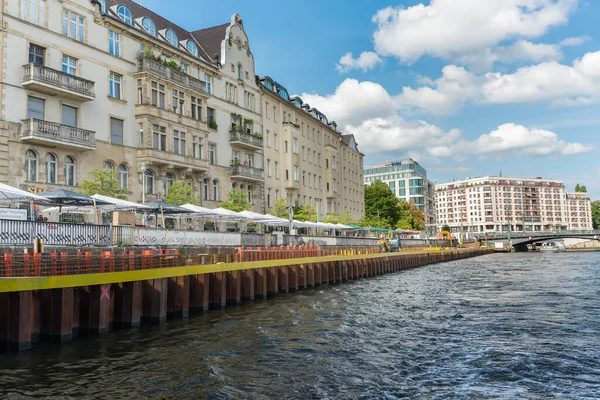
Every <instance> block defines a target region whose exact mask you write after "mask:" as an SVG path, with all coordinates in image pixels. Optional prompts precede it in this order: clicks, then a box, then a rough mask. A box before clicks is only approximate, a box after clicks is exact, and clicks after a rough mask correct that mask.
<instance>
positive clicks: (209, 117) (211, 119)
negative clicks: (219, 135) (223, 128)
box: [206, 107, 217, 127]
mask: <svg viewBox="0 0 600 400" xmlns="http://www.w3.org/2000/svg"><path fill="white" fill-rule="evenodd" d="M206 122H208V125H209V127H210V125H211V124H214V123H216V122H217V121H215V110H213V109H212V108H210V107H206Z"/></svg>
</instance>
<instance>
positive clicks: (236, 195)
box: [221, 189, 252, 212]
mask: <svg viewBox="0 0 600 400" xmlns="http://www.w3.org/2000/svg"><path fill="white" fill-rule="evenodd" d="M228 197H229V198H228V199H227V201H224V202H222V203H221V207H222V208H225V209H227V210H231V211H235V212H240V211H245V210H249V209H250V207H252V204H251V203H250V202H249V201H248V195H247V194H246V192H245V191H243V190H240V189H231V192H229V195H228Z"/></svg>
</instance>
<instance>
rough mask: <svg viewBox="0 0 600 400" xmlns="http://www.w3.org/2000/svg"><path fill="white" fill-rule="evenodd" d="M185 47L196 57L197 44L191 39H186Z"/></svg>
mask: <svg viewBox="0 0 600 400" xmlns="http://www.w3.org/2000/svg"><path fill="white" fill-rule="evenodd" d="M185 47H186V48H187V49H188V51H189V52H190V53H192V54H193V55H194V57H198V46H197V45H196V43H194V42H193V41H192V40H188V41H187V43H186V44H185Z"/></svg>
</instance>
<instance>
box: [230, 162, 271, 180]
mask: <svg viewBox="0 0 600 400" xmlns="http://www.w3.org/2000/svg"><path fill="white" fill-rule="evenodd" d="M231 177H232V178H233V179H243V180H246V181H257V182H261V181H264V180H265V174H264V171H263V170H262V169H258V168H253V167H247V166H245V165H241V164H236V165H232V166H231Z"/></svg>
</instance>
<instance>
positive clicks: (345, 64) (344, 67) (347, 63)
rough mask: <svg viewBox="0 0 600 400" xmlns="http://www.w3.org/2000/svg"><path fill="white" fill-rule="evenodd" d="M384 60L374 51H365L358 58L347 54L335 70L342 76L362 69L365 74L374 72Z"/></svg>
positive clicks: (336, 65)
mask: <svg viewBox="0 0 600 400" xmlns="http://www.w3.org/2000/svg"><path fill="white" fill-rule="evenodd" d="M382 62H383V60H382V59H381V58H380V57H379V56H378V55H377V53H375V52H373V51H363V52H362V53H360V55H359V56H358V58H353V57H352V53H346V54H344V55H343V56H342V58H340V61H339V63H337V64H335V68H336V69H337V70H338V72H340V73H341V74H344V73H346V72H350V71H351V70H353V69H360V70H362V71H363V72H366V71H369V70H372V69H373V68H375V67H376V66H377V64H381V63H382Z"/></svg>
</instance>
